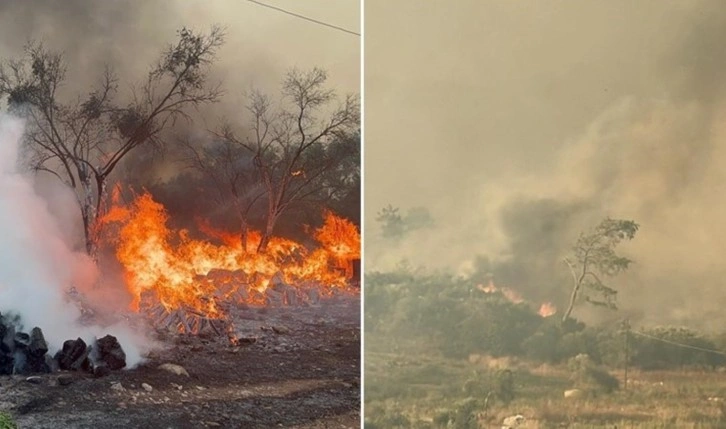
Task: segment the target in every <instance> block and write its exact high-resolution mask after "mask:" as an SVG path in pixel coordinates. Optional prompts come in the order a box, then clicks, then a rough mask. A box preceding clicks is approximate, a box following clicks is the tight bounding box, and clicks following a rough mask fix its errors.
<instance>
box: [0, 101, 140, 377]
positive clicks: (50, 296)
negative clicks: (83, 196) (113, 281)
mask: <svg viewBox="0 0 726 429" xmlns="http://www.w3.org/2000/svg"><path fill="white" fill-rule="evenodd" d="M22 134H23V124H22V122H21V121H20V120H19V119H16V118H12V117H10V116H7V115H3V114H0V236H2V241H1V242H0V313H4V314H7V313H8V312H11V313H14V314H17V315H19V316H20V317H21V323H22V324H23V325H24V327H25V328H26V329H30V328H32V327H34V326H38V327H40V328H41V329H42V330H43V331H44V333H45V337H46V340H47V341H48V342H49V345H50V349H51V352H54V351H55V350H56V349H58V348H60V346H61V345H62V343H63V341H65V340H67V339H75V338H77V337H79V336H80V337H82V338H84V339H85V340H87V341H88V342H89V343H90V341H91V340H93V338H94V336H95V337H101V336H104V335H106V334H112V335H115V336H116V337H117V338H118V339H119V341H120V342H121V344H122V346H123V348H124V350H125V351H126V355H127V363H128V365H129V366H134V365H136V364H137V363H139V362H140V361H141V355H142V353H143V352H144V351H145V350H146V349H148V348H149V345H150V343H149V342H148V341H147V340H145V339H144V338H143V336H142V335H141V334H140V333H135V332H134V331H133V330H132V329H130V328H129V327H127V326H123V325H120V324H119V325H116V326H110V327H96V326H90V327H89V326H82V325H81V324H80V323H79V322H78V319H79V317H80V310H79V309H78V307H76V306H75V305H74V304H73V303H71V302H69V301H68V299H67V295H66V292H67V291H68V289H69V287H70V286H71V285H74V286H77V287H79V288H89V287H90V285H92V284H94V283H95V281H96V280H97V279H98V277H97V276H98V273H97V271H96V266H95V264H94V263H93V262H92V261H91V260H90V259H89V258H88V257H87V256H86V255H85V254H84V253H78V252H73V251H72V250H71V249H70V248H69V246H68V242H67V241H66V240H67V239H68V237H64V234H63V233H62V232H61V228H60V227H59V222H58V220H57V219H56V218H55V217H54V215H53V214H52V213H51V212H50V210H49V206H48V203H47V202H46V201H45V200H44V199H43V198H42V197H40V196H39V195H38V194H37V193H36V192H35V190H34V186H33V182H32V179H31V178H29V177H27V176H26V175H24V174H23V173H22V172H21V170H20V168H19V165H20V162H19V161H20V160H19V148H20V142H21V139H22ZM65 196H66V197H70V198H73V197H72V196H70V195H69V194H66V195H65ZM74 205H75V202H74V201H73V200H72V199H71V200H70V201H69V200H67V199H66V200H65V201H64V200H63V198H62V197H58V198H57V199H56V201H55V204H53V207H56V208H60V207H74Z"/></svg>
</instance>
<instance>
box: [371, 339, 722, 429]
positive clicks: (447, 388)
mask: <svg viewBox="0 0 726 429" xmlns="http://www.w3.org/2000/svg"><path fill="white" fill-rule="evenodd" d="M366 345H367V346H368V342H367V344H366ZM365 363H366V368H365V369H366V381H365V383H366V384H365V386H366V396H365V402H366V419H367V420H375V419H376V418H377V417H380V415H382V414H385V413H394V414H398V415H403V416H405V417H406V418H407V419H408V421H409V422H411V426H410V427H414V428H415V427H421V428H425V427H427V428H435V427H437V426H436V425H435V424H434V423H432V422H433V421H434V420H435V418H436V415H437V414H440V413H442V412H446V411H452V410H456V408H457V404H459V403H461V401H462V400H463V399H465V398H466V397H467V396H468V395H467V394H466V393H465V392H464V390H463V389H462V387H463V386H464V384H465V383H466V382H467V380H470V379H471V377H472V374H473V373H474V371H475V370H478V371H479V374H481V372H482V371H485V372H486V371H491V370H487V369H483V368H485V367H486V366H487V365H482V359H472V360H471V362H470V361H468V360H453V359H446V358H442V357H438V356H435V355H432V354H426V355H422V354H406V355H403V354H392V353H376V352H375V351H374V350H370V351H369V350H368V347H367V350H366V359H365ZM516 367H517V368H516V369H514V370H513V371H514V375H515V385H516V397H515V399H514V400H513V401H512V402H511V403H509V404H504V403H502V402H499V401H493V403H492V402H490V404H489V409H488V410H486V415H484V414H485V410H484V409H483V405H481V404H482V403H483V397H475V398H474V399H476V400H477V402H478V403H479V409H478V410H477V411H478V412H479V427H482V428H487V427H500V426H498V424H501V422H502V420H503V419H504V417H507V416H510V415H512V414H522V415H524V416H526V417H527V420H528V421H527V425H526V426H525V427H526V428H543V429H544V428H571V429H575V428H611V429H612V428H618V429H623V428H636V429H641V428H642V429H645V428H726V373H723V372H718V371H712V372H706V371H657V372H656V371H654V372H642V371H631V372H630V373H629V377H628V378H629V380H628V384H627V388H626V389H623V388H622V387H623V386H622V380H623V373H622V371H619V372H612V375H615V376H616V377H618V379H620V380H621V389H620V390H618V391H616V392H614V393H611V394H602V393H601V394H598V393H589V394H587V395H585V397H583V398H578V399H572V398H567V399H566V398H564V395H563V392H564V390H566V389H569V388H571V387H572V385H571V382H570V375H571V373H570V372H569V371H568V369H567V368H566V367H564V366H563V367H559V366H548V365H531V364H530V365H527V364H526V363H523V362H518V363H517V365H516Z"/></svg>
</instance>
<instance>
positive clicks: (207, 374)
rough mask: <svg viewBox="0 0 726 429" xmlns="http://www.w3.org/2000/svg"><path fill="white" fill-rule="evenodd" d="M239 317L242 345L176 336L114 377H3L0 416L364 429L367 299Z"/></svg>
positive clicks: (40, 425)
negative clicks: (362, 317) (364, 312)
mask: <svg viewBox="0 0 726 429" xmlns="http://www.w3.org/2000/svg"><path fill="white" fill-rule="evenodd" d="M233 320H234V321H235V326H236V330H237V335H238V337H240V338H241V339H242V342H241V343H240V344H239V345H238V346H233V345H231V344H230V343H229V341H228V339H227V337H226V336H217V335H213V334H206V335H202V336H190V335H179V334H169V333H167V334H164V335H160V339H161V340H162V341H163V342H164V343H165V344H167V345H168V347H167V348H166V349H164V350H160V351H156V352H153V353H151V354H150V355H149V357H148V359H147V361H146V362H144V363H143V364H142V365H141V366H139V367H137V368H135V369H131V370H123V371H116V372H113V373H111V375H108V376H105V377H101V378H93V376H91V375H89V374H86V373H78V372H73V373H71V372H57V373H53V374H47V375H41V376H37V377H30V378H28V377H21V376H5V377H0V411H5V412H7V413H9V414H10V415H12V417H13V418H14V419H15V421H16V422H17V424H18V427H19V428H37V429H44V428H48V429H50V428H64V429H65V428H79V429H80V428H162V429H163V428H207V427H209V428H212V427H218V428H274V427H287V428H357V427H360V414H359V411H360V299H359V297H357V296H356V297H351V296H339V297H337V298H335V299H332V300H329V301H323V302H321V304H320V305H318V306H304V307H302V306H301V307H286V308H262V309H260V308H257V309H255V308H240V309H236V310H235V314H234V319H233ZM160 367H161V368H160Z"/></svg>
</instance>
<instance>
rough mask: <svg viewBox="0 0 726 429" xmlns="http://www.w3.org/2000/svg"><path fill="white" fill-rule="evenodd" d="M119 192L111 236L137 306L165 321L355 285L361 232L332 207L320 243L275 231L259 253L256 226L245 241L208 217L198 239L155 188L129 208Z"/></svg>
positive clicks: (190, 328)
mask: <svg viewBox="0 0 726 429" xmlns="http://www.w3.org/2000/svg"><path fill="white" fill-rule="evenodd" d="M114 195H115V198H114V204H113V206H112V207H111V208H110V210H109V212H108V214H107V215H106V216H105V217H104V218H103V220H102V221H103V222H104V223H108V224H110V225H114V226H115V228H113V231H114V232H113V233H112V236H113V237H112V238H110V239H109V241H110V242H111V243H112V244H113V246H114V248H115V255H116V258H117V259H118V261H119V262H120V263H121V265H122V266H123V270H124V277H125V282H126V286H127V288H128V291H129V293H130V294H131V296H132V303H131V309H132V310H134V311H137V312H138V311H141V310H144V311H146V312H150V313H151V312H153V311H157V310H162V311H161V317H164V319H166V318H167V317H166V316H167V315H168V314H172V313H177V314H179V312H188V313H189V314H190V315H197V316H199V317H201V318H203V320H204V319H206V320H209V319H225V313H226V310H225V307H227V306H229V305H240V304H245V305H253V306H264V305H275V304H276V303H278V304H279V303H282V302H283V301H284V302H285V303H288V304H293V303H309V302H311V301H313V302H317V301H318V300H319V298H320V296H322V297H325V296H330V295H331V294H334V293H337V292H343V293H345V292H355V291H356V290H357V289H354V288H353V287H352V282H353V274H354V273H353V263H354V261H355V260H357V259H359V258H360V235H359V232H358V229H357V227H356V226H355V225H354V224H352V223H351V222H350V221H347V220H345V219H342V218H340V217H338V216H336V215H335V214H333V213H332V212H329V211H328V212H326V213H325V222H324V224H323V225H322V226H321V227H320V228H318V229H317V230H316V231H315V232H314V234H313V235H314V237H315V239H317V240H318V242H319V244H318V247H317V248H315V249H313V250H310V249H308V248H306V247H305V246H304V245H302V244H300V243H297V242H295V241H292V240H289V239H284V238H278V237H272V238H271V239H270V240H269V243H268V244H267V246H266V249H265V250H264V251H258V248H259V243H260V240H261V239H262V234H261V233H260V232H258V231H248V232H247V239H246V242H245V243H244V244H245V245H243V241H242V239H241V236H240V233H230V232H226V231H221V230H217V229H214V228H212V227H211V226H210V225H209V224H208V223H204V224H202V227H201V228H200V229H201V230H202V231H204V232H206V233H207V234H208V235H209V238H208V239H206V240H197V239H192V238H190V234H189V231H187V230H178V231H174V230H172V229H170V228H169V226H168V225H167V222H168V219H169V218H168V214H167V212H166V210H165V209H164V207H163V206H162V205H161V204H159V203H158V202H156V201H154V199H153V197H152V196H151V194H149V193H143V194H141V195H139V196H137V197H136V198H135V199H134V200H133V201H132V202H131V203H130V204H129V205H128V206H124V205H121V204H120V199H119V195H120V194H119V191H118V189H117V191H116V192H115V193H114ZM213 240H216V241H218V242H219V243H216V244H215V243H214V242H213ZM280 295H282V296H280ZM157 317H159V316H158V315H157ZM176 321H177V320H174V319H172V320H171V321H170V322H176ZM199 323H201V322H199V321H196V322H190V321H188V320H187V319H184V318H182V320H180V321H178V326H177V328H178V329H179V330H180V331H183V332H198V331H199V329H200V326H199Z"/></svg>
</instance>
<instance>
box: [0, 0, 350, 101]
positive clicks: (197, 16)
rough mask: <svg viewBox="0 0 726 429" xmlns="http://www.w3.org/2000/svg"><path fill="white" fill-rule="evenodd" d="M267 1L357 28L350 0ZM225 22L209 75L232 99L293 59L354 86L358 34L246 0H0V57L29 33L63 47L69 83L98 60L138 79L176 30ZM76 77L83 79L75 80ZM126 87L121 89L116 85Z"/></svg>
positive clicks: (86, 74)
mask: <svg viewBox="0 0 726 429" xmlns="http://www.w3.org/2000/svg"><path fill="white" fill-rule="evenodd" d="M267 3H268V4H270V5H274V6H276V7H281V8H285V9H287V10H290V11H292V12H295V13H298V14H302V15H305V16H308V17H310V18H314V19H317V20H320V21H325V22H329V23H331V24H334V25H337V26H340V27H344V28H347V29H350V30H351V31H355V32H360V3H359V1H356V0H339V1H334V2H333V1H326V0H309V1H305V2H299V1H295V0H274V1H273V0H270V1H267ZM212 24H220V25H222V26H225V27H227V30H228V31H227V42H226V44H225V46H224V47H223V49H222V50H221V51H220V53H219V63H218V64H217V67H215V71H214V73H215V78H217V79H222V80H223V81H224V83H225V85H224V86H225V88H226V89H227V91H228V97H227V98H226V99H225V104H229V105H234V104H235V103H237V106H239V105H240V103H238V102H240V101H241V100H242V97H241V92H242V91H243V90H245V89H248V88H249V85H250V84H254V85H259V86H262V87H263V88H264V87H267V88H269V89H272V90H274V89H277V86H276V85H277V83H278V82H279V81H280V80H281V78H282V75H283V73H284V72H285V71H286V70H287V69H289V68H291V67H293V66H297V67H300V68H303V69H308V68H312V67H314V66H318V67H322V68H324V69H326V70H328V72H329V74H330V83H331V85H332V86H333V87H335V88H336V89H338V90H339V92H341V93H349V92H359V91H360V38H359V37H357V36H354V35H350V34H347V33H343V32H340V31H336V30H333V29H330V28H327V27H324V26H321V25H317V24H314V23H311V22H308V21H304V20H302V19H299V18H295V17H292V16H289V15H286V14H283V13H281V12H278V11H275V10H271V9H269V8H265V7H262V6H259V5H256V4H254V3H251V2H248V1H244V0H215V1H211V2H210V1H204V0H168V1H167V0H165V1H142V0H116V1H96V0H65V1H52V0H30V1H27V0H2V1H0V57H2V58H5V57H7V56H12V55H16V54H17V53H18V52H20V50H21V49H22V47H23V44H24V43H25V42H26V41H27V40H28V39H29V38H32V39H37V40H44V41H45V42H46V44H47V45H48V46H49V47H50V48H53V49H57V50H62V51H65V53H66V56H67V58H68V60H69V63H70V64H69V78H70V80H71V85H79V86H81V87H84V88H85V87H86V86H85V85H87V82H88V80H89V79H90V80H93V79H96V76H97V74H98V73H99V72H100V71H102V68H101V67H102V65H103V64H104V63H111V64H113V65H114V67H115V68H116V70H117V71H118V73H119V74H120V75H121V76H122V77H126V76H129V77H131V78H134V79H143V77H144V74H145V72H146V71H147V70H148V68H149V66H150V64H151V62H152V61H154V59H155V58H157V56H158V55H159V53H160V51H161V50H162V49H163V48H164V47H165V46H166V44H167V43H172V42H174V41H175V38H176V34H175V32H176V30H178V29H180V28H181V27H182V26H188V27H191V28H194V29H197V30H206V29H208V28H209V27H210V26H211V25H212ZM79 81H81V82H79ZM122 89H123V87H122Z"/></svg>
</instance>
